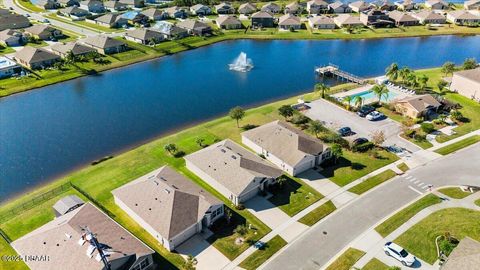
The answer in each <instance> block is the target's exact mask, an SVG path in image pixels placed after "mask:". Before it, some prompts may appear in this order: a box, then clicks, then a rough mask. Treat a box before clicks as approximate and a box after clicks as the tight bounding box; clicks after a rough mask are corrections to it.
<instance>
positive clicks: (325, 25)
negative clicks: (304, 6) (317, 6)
mask: <svg viewBox="0 0 480 270" xmlns="http://www.w3.org/2000/svg"><path fill="white" fill-rule="evenodd" d="M308 24H309V25H310V27H312V28H314V29H335V27H336V25H335V22H334V21H333V19H332V18H330V17H327V16H323V15H321V16H314V17H312V18H310V19H308Z"/></svg>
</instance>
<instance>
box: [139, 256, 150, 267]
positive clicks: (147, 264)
mask: <svg viewBox="0 0 480 270" xmlns="http://www.w3.org/2000/svg"><path fill="white" fill-rule="evenodd" d="M149 265H150V260H149V259H148V257H146V258H145V260H143V261H141V262H140V269H145V268H147V267H148V266H149Z"/></svg>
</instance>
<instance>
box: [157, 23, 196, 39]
mask: <svg viewBox="0 0 480 270" xmlns="http://www.w3.org/2000/svg"><path fill="white" fill-rule="evenodd" d="M152 29H154V30H155V31H158V32H160V33H162V34H163V35H164V36H165V38H166V39H181V38H184V37H187V36H188V31H187V30H186V29H183V28H181V27H178V26H176V25H174V24H173V23H170V22H165V21H162V22H157V23H156V24H155V25H154V26H153V27H152Z"/></svg>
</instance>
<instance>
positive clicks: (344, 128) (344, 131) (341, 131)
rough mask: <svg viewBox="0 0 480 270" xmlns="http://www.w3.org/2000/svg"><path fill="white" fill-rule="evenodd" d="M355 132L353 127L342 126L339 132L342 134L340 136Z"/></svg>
mask: <svg viewBox="0 0 480 270" xmlns="http://www.w3.org/2000/svg"><path fill="white" fill-rule="evenodd" d="M352 133H353V132H352V129H351V128H349V127H342V128H340V129H339V130H338V134H340V136H342V137H343V136H349V135H351V134H352Z"/></svg>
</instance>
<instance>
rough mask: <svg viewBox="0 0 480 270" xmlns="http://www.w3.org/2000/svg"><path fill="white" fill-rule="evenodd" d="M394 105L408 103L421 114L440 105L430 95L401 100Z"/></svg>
mask: <svg viewBox="0 0 480 270" xmlns="http://www.w3.org/2000/svg"><path fill="white" fill-rule="evenodd" d="M395 103H408V104H410V106H412V107H413V108H414V109H415V110H416V111H417V112H423V111H425V110H426V109H427V108H429V107H439V106H440V105H441V104H440V102H438V101H437V100H436V99H435V98H434V97H433V96H432V95H430V94H426V95H420V96H413V97H406V98H402V99H399V100H397V101H395Z"/></svg>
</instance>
